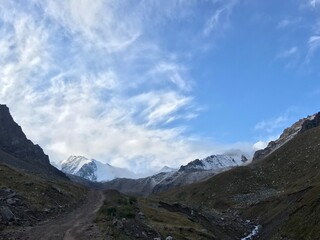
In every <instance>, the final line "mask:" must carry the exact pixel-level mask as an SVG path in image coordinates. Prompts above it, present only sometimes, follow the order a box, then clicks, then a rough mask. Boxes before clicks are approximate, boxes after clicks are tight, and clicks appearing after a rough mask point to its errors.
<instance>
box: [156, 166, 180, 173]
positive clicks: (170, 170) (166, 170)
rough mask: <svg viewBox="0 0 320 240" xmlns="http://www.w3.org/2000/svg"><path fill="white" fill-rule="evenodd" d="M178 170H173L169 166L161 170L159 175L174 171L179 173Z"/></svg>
mask: <svg viewBox="0 0 320 240" xmlns="http://www.w3.org/2000/svg"><path fill="white" fill-rule="evenodd" d="M177 170H178V169H175V168H171V167H168V166H164V167H163V168H161V169H160V171H159V173H162V172H174V171H177Z"/></svg>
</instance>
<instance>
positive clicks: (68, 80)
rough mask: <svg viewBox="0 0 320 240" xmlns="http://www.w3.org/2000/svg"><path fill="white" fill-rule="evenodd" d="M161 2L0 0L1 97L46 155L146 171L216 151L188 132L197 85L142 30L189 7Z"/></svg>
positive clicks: (190, 7)
mask: <svg viewBox="0 0 320 240" xmlns="http://www.w3.org/2000/svg"><path fill="white" fill-rule="evenodd" d="M24 4H25V5H24ZM162 4H163V5H161V6H163V8H161V9H160V8H158V7H159V6H158V5H157V3H155V2H150V1H139V2H138V3H135V4H131V3H124V2H120V1H102V0H97V1H89V0H67V1H53V0H48V1H38V0H33V1H30V2H24V3H20V4H13V3H12V4H11V3H9V2H6V3H3V4H1V6H0V24H1V25H2V27H1V30H0V35H1V38H0V67H1V73H0V85H1V88H0V101H1V102H3V103H6V104H7V105H8V106H9V107H10V108H11V111H12V113H13V115H14V117H15V119H16V120H17V121H18V122H19V123H20V124H21V125H22V127H23V129H24V130H25V131H26V134H27V135H28V136H29V137H30V138H31V139H32V140H34V141H35V142H37V143H40V144H41V146H43V147H44V149H45V151H46V152H47V153H49V155H50V157H51V159H52V160H54V161H60V160H63V159H64V158H66V157H68V155H70V154H82V155H85V156H88V157H93V158H96V159H99V160H102V161H108V162H110V163H113V164H114V165H117V166H127V167H131V168H132V169H133V170H136V171H148V170H150V169H158V168H159V167H161V166H162V165H171V164H172V162H174V163H175V165H179V164H183V163H186V162H188V161H190V160H192V159H194V158H199V157H202V156H206V155H207V154H212V153H213V152H214V151H215V150H217V148H215V147H214V146H213V145H209V144H208V143H207V142H206V140H204V139H197V138H195V137H194V136H190V135H187V134H186V131H185V130H186V129H187V126H186V122H185V121H184V120H190V119H192V118H194V117H196V116H197V115H198V113H199V109H201V106H197V104H196V103H195V100H194V97H193V95H192V90H193V85H194V84H195V83H194V81H193V79H192V77H191V76H190V74H189V70H188V69H189V68H188V66H186V65H185V64H184V63H182V62H179V60H178V59H179V58H170V54H171V53H168V52H167V50H166V48H165V47H163V46H162V45H161V44H160V43H159V41H158V40H157V39H155V38H154V37H150V35H151V34H150V31H151V30H152V31H154V27H155V26H156V25H157V26H162V25H161V24H163V21H171V20H172V19H175V18H184V17H187V16H188V14H189V13H190V12H192V11H193V5H192V3H191V2H189V3H187V2H185V1H164V2H163V3H162ZM229 8H230V7H227V8H226V9H225V10H223V11H227V12H228V13H227V15H229V14H230V13H229V11H230V10H229ZM128 9H131V10H130V13H129V14H128V12H129V11H127V10H128ZM159 9H160V10H159ZM179 9H180V10H181V11H177V10H179ZM158 10H159V11H158ZM142 12H143V13H145V15H144V14H142ZM220 14H223V13H222V12H221V13H220ZM207 31H208V33H209V32H210V31H212V28H211V27H210V26H209V25H208V30H207ZM176 54H179V53H176ZM178 121H179V124H176V127H169V123H172V122H178ZM219 148H220V147H219Z"/></svg>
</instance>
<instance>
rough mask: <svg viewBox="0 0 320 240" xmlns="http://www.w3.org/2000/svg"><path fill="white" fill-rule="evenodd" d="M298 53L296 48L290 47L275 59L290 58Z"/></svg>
mask: <svg viewBox="0 0 320 240" xmlns="http://www.w3.org/2000/svg"><path fill="white" fill-rule="evenodd" d="M297 52H298V48H297V47H296V46H294V47H291V48H289V49H287V50H285V51H283V52H281V53H279V54H278V55H277V57H276V58H290V57H292V56H293V55H295V54H296V53H297Z"/></svg>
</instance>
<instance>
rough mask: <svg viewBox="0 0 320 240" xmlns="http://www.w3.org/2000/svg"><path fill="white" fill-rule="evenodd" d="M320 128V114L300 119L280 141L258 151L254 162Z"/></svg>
mask: <svg viewBox="0 0 320 240" xmlns="http://www.w3.org/2000/svg"><path fill="white" fill-rule="evenodd" d="M318 126H320V112H318V113H316V114H314V115H312V116H309V117H307V118H303V119H300V120H299V121H298V122H296V123H294V124H293V125H292V126H291V127H289V128H287V129H285V130H284V131H283V133H282V134H281V136H280V137H279V139H277V140H276V141H271V142H269V144H268V146H267V147H266V148H265V149H262V150H259V151H256V152H255V154H254V156H253V161H257V160H261V159H263V158H265V157H266V156H268V155H269V154H270V153H272V152H273V151H275V150H276V149H278V148H280V147H281V146H282V145H284V144H285V143H287V142H288V141H290V140H291V139H293V138H294V137H295V136H296V135H297V134H301V133H303V132H305V131H307V130H309V129H312V128H315V127H318Z"/></svg>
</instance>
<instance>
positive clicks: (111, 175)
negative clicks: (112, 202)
mask: <svg viewBox="0 0 320 240" xmlns="http://www.w3.org/2000/svg"><path fill="white" fill-rule="evenodd" d="M61 170H62V171H63V172H64V173H67V174H72V175H75V176H78V177H82V178H84V179H87V180H90V181H93V182H104V181H110V180H112V179H115V178H121V177H127V178H134V177H135V175H134V173H132V172H130V171H129V170H128V169H125V168H118V167H114V166H111V165H110V164H107V163H102V162H99V161H97V160H94V159H90V160H89V159H87V158H86V157H83V156H70V157H69V158H68V159H66V160H65V161H63V162H62V163H61Z"/></svg>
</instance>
